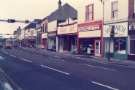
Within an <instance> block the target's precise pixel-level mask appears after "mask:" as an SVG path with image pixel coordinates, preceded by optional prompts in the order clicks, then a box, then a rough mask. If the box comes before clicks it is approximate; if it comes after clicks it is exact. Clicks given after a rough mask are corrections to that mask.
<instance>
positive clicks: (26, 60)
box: [21, 58, 32, 63]
mask: <svg viewBox="0 0 135 90" xmlns="http://www.w3.org/2000/svg"><path fill="white" fill-rule="evenodd" d="M21 60H23V61H25V62H29V63H32V61H30V60H28V59H25V58H21Z"/></svg>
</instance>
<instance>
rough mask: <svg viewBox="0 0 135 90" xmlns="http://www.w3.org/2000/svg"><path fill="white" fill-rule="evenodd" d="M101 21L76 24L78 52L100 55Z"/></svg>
mask: <svg viewBox="0 0 135 90" xmlns="http://www.w3.org/2000/svg"><path fill="white" fill-rule="evenodd" d="M101 48H102V21H94V22H88V23H87V22H86V23H81V24H79V25H78V53H80V54H87V55H93V56H102V55H101V50H102V49H101Z"/></svg>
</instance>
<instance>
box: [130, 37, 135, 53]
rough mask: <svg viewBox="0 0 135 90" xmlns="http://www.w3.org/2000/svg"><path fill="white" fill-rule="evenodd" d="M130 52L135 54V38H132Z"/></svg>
mask: <svg viewBox="0 0 135 90" xmlns="http://www.w3.org/2000/svg"><path fill="white" fill-rule="evenodd" d="M130 53H131V54H135V40H130Z"/></svg>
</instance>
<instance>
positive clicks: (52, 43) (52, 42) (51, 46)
mask: <svg viewBox="0 0 135 90" xmlns="http://www.w3.org/2000/svg"><path fill="white" fill-rule="evenodd" d="M48 50H51V51H56V31H54V32H48Z"/></svg>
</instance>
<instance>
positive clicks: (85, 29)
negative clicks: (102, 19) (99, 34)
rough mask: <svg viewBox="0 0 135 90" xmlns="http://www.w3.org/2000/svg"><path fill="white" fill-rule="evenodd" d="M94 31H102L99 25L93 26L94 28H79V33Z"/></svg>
mask: <svg viewBox="0 0 135 90" xmlns="http://www.w3.org/2000/svg"><path fill="white" fill-rule="evenodd" d="M92 30H101V28H100V26H99V25H93V26H84V27H79V31H80V32H82V31H92Z"/></svg>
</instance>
